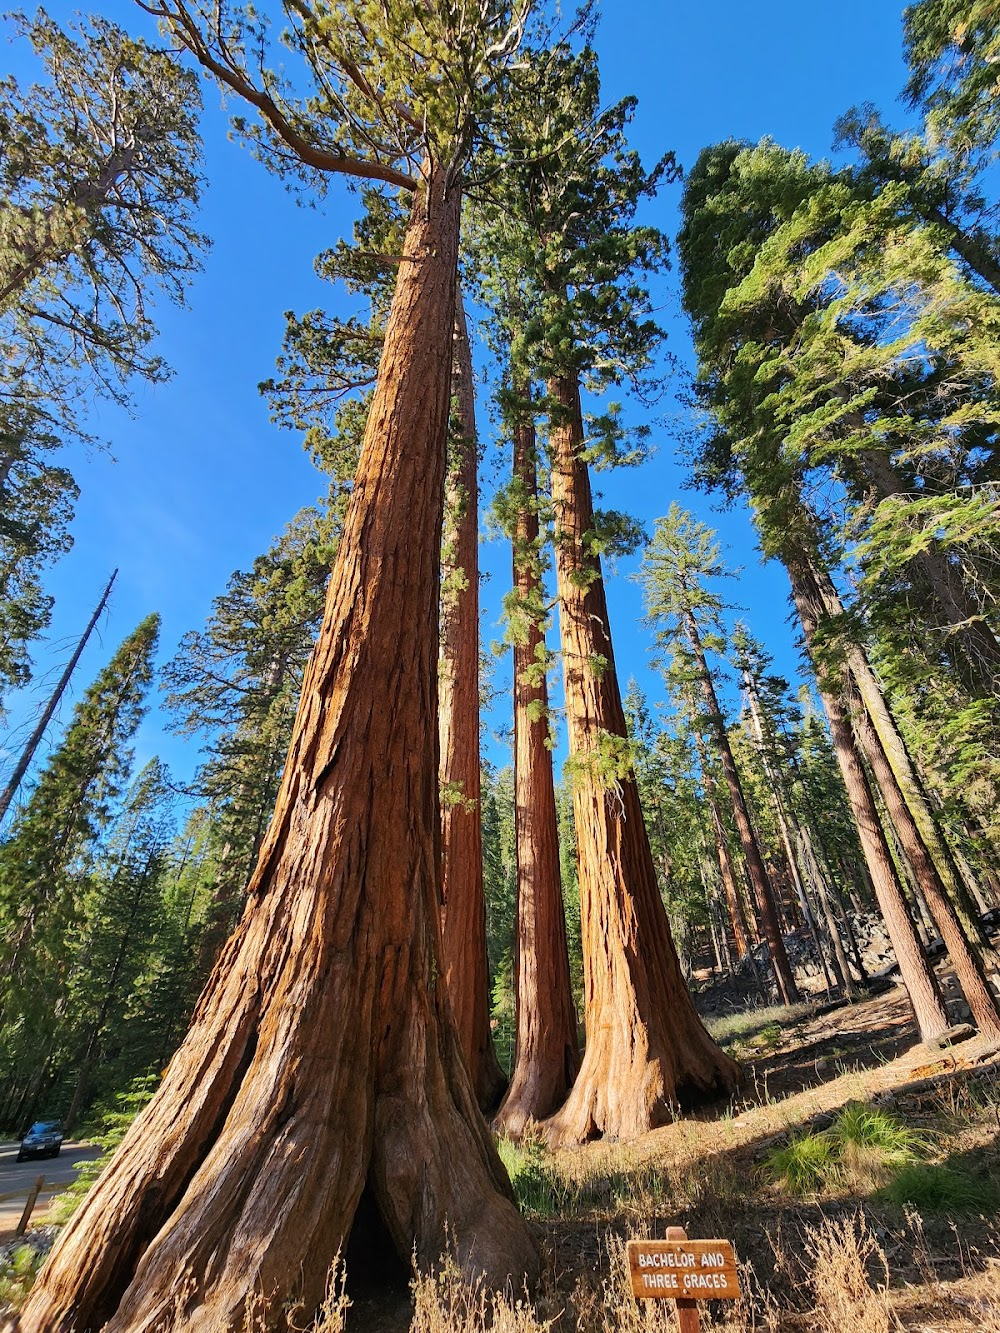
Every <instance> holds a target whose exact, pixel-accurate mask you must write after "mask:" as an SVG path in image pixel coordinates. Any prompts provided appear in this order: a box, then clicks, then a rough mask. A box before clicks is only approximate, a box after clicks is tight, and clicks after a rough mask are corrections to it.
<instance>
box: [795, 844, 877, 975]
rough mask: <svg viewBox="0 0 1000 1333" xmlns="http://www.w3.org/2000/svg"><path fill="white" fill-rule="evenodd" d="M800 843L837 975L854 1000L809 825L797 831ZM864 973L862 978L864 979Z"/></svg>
mask: <svg viewBox="0 0 1000 1333" xmlns="http://www.w3.org/2000/svg"><path fill="white" fill-rule="evenodd" d="M797 837H798V843H799V847H800V849H801V854H802V861H803V864H804V866H805V867H806V873H807V874H808V875H809V877H810V879H811V880H812V882H813V885H814V888H815V892H816V897H817V898H818V899H819V903H820V906H821V908H822V910H823V919H824V920H825V922H826V929H827V934H828V935H829V937H830V944H831V946H832V948H833V954H834V959H835V960H836V967H837V973H838V976H839V977H840V982H841V985H842V986H843V988H844V994H845V995H846V996H847V997H848V999H853V998H854V996H855V994H856V993H857V992H856V988H855V985H854V978H853V977H852V976H851V967H850V964H849V963H848V961H847V954H846V953H845V952H844V945H843V941H842V940H841V938H840V930H839V928H838V925H837V918H836V915H835V914H834V910H833V903H832V901H831V898H830V891H829V889H828V888H827V883H826V878H825V876H824V874H823V871H822V870H821V868H820V864H819V861H818V860H817V858H816V849H815V848H814V847H813V841H812V833H811V832H810V829H809V826H808V824H801V825H799V828H798V831H797ZM863 975H864V974H863V973H862V977H863Z"/></svg>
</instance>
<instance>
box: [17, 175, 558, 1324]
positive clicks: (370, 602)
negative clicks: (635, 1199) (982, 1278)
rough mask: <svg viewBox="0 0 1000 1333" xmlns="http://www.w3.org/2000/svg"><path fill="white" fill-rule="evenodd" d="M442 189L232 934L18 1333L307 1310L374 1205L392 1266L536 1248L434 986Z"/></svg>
mask: <svg viewBox="0 0 1000 1333" xmlns="http://www.w3.org/2000/svg"><path fill="white" fill-rule="evenodd" d="M459 214H460V195H459V191H458V189H457V187H454V186H453V187H452V188H451V189H450V190H449V189H447V188H446V185H445V181H444V179H443V173H442V172H440V171H439V170H438V169H436V168H430V169H428V175H427V176H426V178H425V180H424V182H423V184H422V186H421V188H420V189H419V190H418V192H417V196H416V199H415V201H414V207H413V212H412V214H411V221H410V225H409V228H408V231H407V236H406V241H405V245H404V256H403V258H404V261H405V262H403V263H402V264H401V265H400V270H399V280H398V283H397V287H396V292H395V296H394V299H393V305H392V310H391V313H390V317H389V323H388V328H387V331H386V338H385V347H384V351H383V356H382V365H381V368H380V373H379V379H378V385H377V388H376V390H375V394H374V397H373V401H372V405H371V410H370V415H369V420H368V424H367V428H366V431H365V437H364V442H363V446H362V451H361V461H360V464H359V468H358V475H357V480H356V484H355V488H354V492H353V494H352V497H351V502H350V506H349V509H348V513H347V517H346V521H345V526H344V535H343V538H342V540H341V543H340V546H339V549H338V552H337V560H336V564H335V566H334V572H333V577H332V579H331V583H330V588H329V592H328V596H327V604H326V612H325V617H324V622H323V627H322V629H321V631H320V636H319V640H318V643H317V646H316V650H315V652H314V655H313V658H312V660H311V662H310V665H309V668H308V671H307V673H306V679H305V681H304V683H303V692H302V699H301V702H300V705H299V710H298V716H297V718H296V724H295V730H294V734H293V737H292V742H291V747H290V750H289V755H288V761H287V763H286V766H285V771H284V776H283V779H282V784H281V789H280V792H279V795H278V801H277V808H276V810H275V814H274V818H273V820H272V823H271V826H270V828H269V830H268V834H267V837H266V838H265V841H264V845H263V847H262V849H261V855H260V859H259V861H258V864H257V868H256V871H255V872H254V875H253V878H252V880H251V883H250V888H249V894H248V902H247V906H246V909H245V911H244V913H243V916H242V919H241V921H240V924H239V926H238V928H237V930H236V931H235V933H234V935H233V937H232V938H231V940H230V941H229V943H228V945H227V946H226V948H225V950H224V952H223V954H222V957H221V958H220V960H219V963H218V965H217V966H216V969H215V971H214V973H213V975H212V977H211V979H210V981H209V983H208V986H207V987H206V990H205V992H204V994H203V995H202V998H201V1000H200V1002H199V1004H198V1008H197V1011H196V1013H195V1016H194V1019H193V1022H192V1026H191V1028H190V1030H189V1032H188V1035H187V1037H186V1038H185V1040H184V1042H183V1044H182V1045H181V1048H180V1050H179V1051H178V1053H177V1054H176V1055H175V1057H174V1059H173V1060H172V1061H171V1064H170V1066H169V1068H168V1070H167V1072H166V1074H165V1076H164V1079H163V1082H162V1084H161V1087H160V1090H159V1091H158V1093H157V1095H156V1097H155V1098H154V1099H153V1101H152V1102H151V1103H150V1105H149V1106H148V1107H147V1108H146V1110H145V1111H143V1113H142V1114H141V1115H140V1116H139V1117H138V1119H137V1120H136V1122H135V1123H134V1124H133V1126H132V1128H131V1130H130V1131H129V1133H128V1135H127V1136H126V1138H125V1140H124V1142H123V1143H122V1145H121V1147H120V1148H119V1150H118V1152H117V1154H116V1156H115V1158H114V1160H113V1161H112V1162H111V1164H110V1165H109V1166H108V1168H107V1169H106V1171H105V1172H104V1174H103V1176H102V1177H101V1179H100V1181H99V1182H98V1183H97V1185H96V1186H95V1187H94V1189H93V1190H92V1191H91V1193H90V1194H89V1195H88V1197H87V1199H86V1200H85V1202H84V1204H83V1206H82V1208H81V1209H80V1211H79V1212H78V1213H77V1214H76V1215H75V1217H74V1218H73V1220H72V1222H71V1223H70V1224H69V1226H68V1227H67V1229H66V1231H65V1232H64V1233H63V1235H62V1237H61V1238H60V1241H59V1243H58V1244H57V1246H56V1249H55V1251H54V1252H53V1255H52V1257H51V1258H50V1260H49V1262H48V1264H47V1266H46V1269H45V1273H44V1276H43V1277H42V1279H41V1281H40V1282H39V1284H38V1285H37V1286H36V1287H35V1289H34V1290H33V1292H32V1293H31V1296H30V1297H29V1300H28V1302H27V1304H26V1306H25V1308H24V1311H23V1313H22V1316H21V1326H22V1328H23V1329H24V1330H26V1331H28V1333H69V1330H70V1329H74V1328H75V1329H79V1330H82V1329H87V1328H99V1327H102V1326H105V1327H106V1333H139V1331H140V1330H143V1331H146V1330H152V1329H153V1328H155V1327H157V1326H161V1327H164V1326H168V1325H169V1326H170V1327H183V1328H184V1329H185V1333H221V1331H222V1330H228V1329H231V1328H236V1329H240V1328H242V1327H243V1320H244V1316H245V1313H246V1306H247V1300H248V1297H250V1296H251V1295H254V1296H255V1297H256V1298H259V1299H262V1300H263V1301H264V1302H265V1303H266V1304H267V1307H268V1311H269V1314H268V1323H269V1326H270V1327H276V1328H282V1327H285V1326H287V1324H288V1323H290V1322H291V1321H292V1317H291V1315H289V1314H288V1313H287V1308H288V1307H289V1306H296V1304H297V1308H298V1312H299V1313H298V1315H297V1322H299V1323H301V1322H302V1316H303V1315H305V1317H306V1319H308V1318H310V1317H311V1315H312V1311H313V1310H314V1308H315V1306H316V1304H317V1303H318V1300H319V1298H320V1297H321V1295H322V1292H323V1287H324V1283H325V1280H326V1275H327V1270H328V1268H329V1266H330V1263H331V1261H332V1260H333V1258H334V1257H335V1256H336V1255H337V1254H338V1252H339V1251H340V1250H341V1249H342V1247H343V1246H344V1245H345V1244H346V1241H347V1238H348V1234H349V1232H350V1230H351V1225H352V1222H353V1219H354V1216H355V1212H356V1210H357V1208H358V1204H359V1202H360V1200H361V1196H362V1192H363V1191H365V1190H366V1189H367V1192H368V1195H369V1197H370V1199H371V1200H372V1202H373V1204H374V1205H375V1206H376V1207H377V1209H378V1212H379V1214H380V1216H381V1220H382V1222H383V1223H384V1226H385V1230H386V1231H387V1233H388V1235H389V1237H390V1238H391V1243H392V1244H393V1245H394V1246H395V1248H396V1250H397V1251H398V1253H399V1254H400V1255H401V1256H402V1257H403V1259H404V1261H406V1260H408V1259H409V1256H410V1254H411V1253H414V1252H415V1254H416V1256H417V1259H418V1261H420V1262H422V1263H427V1262H429V1261H432V1260H434V1259H436V1258H437V1257H438V1256H439V1255H440V1253H441V1252H442V1250H443V1249H444V1248H445V1246H446V1243H447V1237H446V1223H447V1228H448V1233H449V1234H450V1236H451V1238H452V1239H453V1241H454V1242H455V1243H456V1244H457V1247H458V1253H459V1256H460V1259H461V1262H462V1264H463V1267H464V1268H466V1269H467V1270H480V1271H484V1272H485V1273H487V1274H488V1275H489V1277H490V1278H491V1279H494V1280H495V1279H500V1280H502V1279H503V1278H504V1277H505V1276H506V1275H507V1274H512V1275H513V1276H514V1280H515V1282H516V1283H518V1284H520V1283H521V1282H522V1281H523V1280H524V1277H525V1274H531V1273H533V1272H534V1271H536V1269H537V1257H536V1252H535V1247H534V1244H533V1242H532V1240H531V1239H530V1237H529V1235H528V1233H527V1230H526V1229H525V1226H524V1224H523V1222H522V1221H521V1219H520V1218H519V1216H518V1214H517V1212H516V1209H515V1208H514V1205H513V1203H512V1202H511V1201H510V1197H509V1193H508V1191H509V1186H508V1182H507V1180H506V1176H505V1173H504V1171H503V1168H502V1166H501V1164H500V1162H499V1159H498V1158H497V1155H496V1153H495V1150H494V1148H493V1145H492V1142H491V1139H490V1136H489V1132H488V1130H487V1128H486V1125H485V1123H484V1121H483V1120H482V1117H481V1116H480V1114H479V1110H478V1108H477V1105H476V1099H475V1092H474V1089H473V1087H472V1083H471V1079H470V1077H469V1071H468V1067H467V1065H466V1062H465V1059H464V1057H463V1055H462V1052H461V1047H460V1044H459V1040H458V1035H457V1032H456V1030H455V1026H454V1020H453V1018H452V1014H451V1006H450V1003H449V1001H448V999H447V994H446V990H445V987H444V986H443V985H438V984H437V975H438V952H439V938H438V937H439V926H438V904H439V897H440V810H439V803H438V753H437V750H438V739H437V656H438V592H439V588H438V584H439V577H438V576H439V567H440V541H441V513H442V496H443V482H444V465H445V437H446V425H447V415H448V394H449V381H450V371H451V355H450V353H451V338H452V329H453V325H454V312H455V270H456V261H457V248H458V226H459Z"/></svg>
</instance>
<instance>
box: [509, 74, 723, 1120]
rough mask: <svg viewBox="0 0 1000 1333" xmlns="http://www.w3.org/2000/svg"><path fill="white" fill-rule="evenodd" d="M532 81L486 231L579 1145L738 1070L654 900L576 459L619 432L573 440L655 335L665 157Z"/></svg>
mask: <svg viewBox="0 0 1000 1333" xmlns="http://www.w3.org/2000/svg"><path fill="white" fill-rule="evenodd" d="M532 76H533V78H534V80H535V82H534V84H533V85H532V87H531V91H530V93H529V94H528V95H526V96H524V97H523V99H522V101H521V102H520V103H516V104H515V103H513V102H512V103H509V104H508V107H507V108H506V115H505V119H504V130H505V135H506V142H505V147H506V149H507V151H508V154H509V160H508V163H507V167H506V169H505V170H504V172H503V176H502V186H501V187H499V188H498V199H497V202H496V207H495V213H494V216H493V219H492V224H491V225H489V234H490V239H491V243H492V248H493V250H494V253H495V255H496V256H497V261H496V262H497V268H498V270H500V272H501V274H503V272H504V271H506V273H507V275H508V277H509V280H510V281H516V282H517V283H518V284H519V285H520V288H521V294H522V302H521V307H522V308H527V310H528V311H530V318H529V319H528V321H527V322H526V324H525V326H524V327H523V328H520V329H516V330H513V331H512V332H513V335H514V336H515V337H517V338H518V339H520V340H522V341H523V344H524V346H525V349H526V350H525V353H524V357H525V364H526V365H528V366H529V367H530V370H531V372H532V374H533V375H534V376H535V377H536V378H537V379H540V380H542V381H543V382H544V383H545V386H546V397H545V401H544V410H545V412H546V414H547V416H548V418H549V453H550V459H551V465H552V504H553V511H554V542H555V552H556V576H557V585H558V594H559V611H560V628H561V633H562V653H563V664H564V673H565V682H566V716H567V730H568V735H569V749H570V765H571V769H572V772H573V807H574V822H575V828H576V839H577V864H578V870H579V881H580V915H581V923H582V930H583V957H584V978H585V994H586V1013H585V1022H586V1027H587V1034H588V1036H587V1046H586V1051H585V1053H584V1058H583V1062H582V1064H581V1067H580V1073H579V1074H578V1076H577V1079H576V1082H575V1084H574V1086H573V1090H572V1092H571V1093H570V1096H569V1099H568V1100H567V1102H566V1104H565V1106H564V1107H563V1108H562V1110H561V1111H559V1112H558V1113H557V1115H556V1116H555V1117H553V1118H552V1119H551V1120H550V1121H549V1122H548V1133H549V1134H550V1136H551V1137H552V1138H553V1139H554V1140H565V1141H570V1142H572V1141H576V1142H579V1141H584V1140H586V1139H588V1138H593V1137H595V1136H597V1135H601V1134H606V1135H609V1136H613V1137H619V1138H621V1137H632V1136H634V1135H636V1134H639V1133H642V1132H643V1131H645V1130H647V1129H649V1128H650V1127H651V1126H653V1125H656V1124H661V1123H663V1121H664V1120H666V1119H667V1118H669V1117H670V1116H671V1115H672V1114H673V1109H674V1107H675V1106H676V1104H677V1103H681V1104H685V1103H686V1104H690V1103H692V1102H696V1101H699V1100H705V1099H709V1098H712V1097H715V1096H718V1095H720V1094H724V1093H726V1092H728V1091H730V1090H731V1089H732V1087H733V1086H734V1085H735V1083H736V1081H737V1078H738V1071H737V1069H736V1066H735V1065H734V1064H733V1062H732V1061H731V1060H729V1059H728V1057H726V1056H724V1055H723V1054H722V1052H721V1051H720V1050H719V1049H718V1048H717V1047H716V1046H715V1044H714V1043H713V1042H712V1040H711V1038H710V1037H709V1036H708V1033H707V1032H706V1031H705V1029H704V1027H703V1026H702V1024H701V1022H700V1020H699V1019H698V1017H697V1014H696V1013H695V1010H694V1005H693V1003H692V1001H691V999H690V996H689V995H688V992H687V989H686V987H685V984H684V978H683V974H682V972H681V968H680V965H679V962H678V958H677V953H676V950H675V948H674V944H673V940H672V938H671V934H670V928H669V925H668V922H667V917H666V913H665V911H664V907H663V902H662V900H661V898H660V893H659V887H658V883H657V877H656V870H655V866H654V864H653V859H652V855H651V852H650V847H649V839H648V837H647V835H646V830H645V825H644V823H643V818H642V811H641V808H640V804H639V795H638V789H637V786H636V782H635V775H634V773H633V772H632V770H631V766H630V763H629V742H628V735H627V727H626V722H625V713H624V709H623V707H622V699H621V691H620V688H619V684H618V679H617V675H616V672H615V666H614V653H613V649H612V646H611V636H610V624H609V619H608V610H607V601H606V597H605V592H604V583H603V576H602V572H601V553H602V551H606V550H608V549H614V547H615V543H616V540H617V539H618V538H619V536H620V533H621V525H620V524H618V523H617V522H614V521H612V522H609V521H608V516H602V515H600V514H598V513H596V512H595V509H594V505H593V501H592V494H591V485H590V465H591V463H592V461H594V460H595V458H600V457H601V455H602V452H603V454H604V457H605V460H606V461H607V460H608V459H609V458H611V457H616V456H617V455H618V452H619V445H620V434H619V433H618V432H617V431H616V429H615V421H614V416H613V414H609V415H608V418H607V420H606V423H605V425H606V427H607V429H606V430H605V431H604V432H603V440H602V443H603V444H604V446H605V449H604V450H603V451H602V448H601V445H600V444H597V445H594V444H588V442H587V440H586V437H585V431H584V419H583V412H582V406H581V381H582V380H583V379H584V378H585V377H588V378H589V379H590V381H591V383H592V385H594V386H595V387H597V386H598V385H600V386H602V387H604V388H607V387H610V386H611V385H613V384H616V383H619V382H621V380H622V379H624V378H627V377H629V376H632V377H635V378H637V379H639V378H641V376H642V373H643V371H644V370H645V369H646V368H648V366H649V365H650V362H651V358H652V349H653V348H654V347H655V345H656V342H657V339H658V336H659V334H658V330H657V328H656V326H655V324H654V322H653V321H652V319H651V318H650V315H649V298H648V295H647V293H646V292H645V290H644V288H643V284H642V279H643V277H644V276H645V275H647V274H648V273H649V272H650V271H652V270H655V269H656V268H657V267H658V266H659V265H660V263H661V261H662V258H663V238H662V237H661V235H660V234H659V233H658V232H657V231H655V229H652V228H645V227H639V226H637V225H636V224H635V213H636V209H637V208H638V206H639V204H640V202H641V200H642V199H643V198H645V197H648V196H649V195H651V194H652V193H653V192H655V190H656V188H657V187H658V185H659V183H660V181H661V180H662V178H663V177H664V175H665V174H666V173H667V172H668V168H669V162H667V161H666V160H665V161H664V162H662V163H660V164H658V165H657V166H656V167H655V168H654V169H653V170H652V171H651V172H650V171H647V170H645V168H644V167H643V166H642V164H641V162H640V161H639V159H638V157H637V156H636V155H635V154H634V153H632V152H630V151H629V150H628V148H627V146H626V142H625V126H626V124H627V122H628V119H629V116H630V113H631V103H629V102H625V103H622V104H620V105H618V106H616V107H613V108H612V109H610V110H609V111H606V112H603V113H602V112H601V111H600V90H599V80H598V74H597V66H596V60H595V58H594V55H593V52H592V51H590V50H585V51H584V52H583V53H582V54H581V55H579V56H574V55H573V54H572V53H571V52H569V51H568V50H565V49H561V50H559V51H557V52H555V53H554V54H553V55H552V57H550V58H549V59H547V60H546V61H544V62H538V64H537V65H536V66H535V68H534V70H533V71H532ZM497 287H498V290H500V291H501V292H502V289H503V284H502V282H500V283H498V284H497ZM497 305H498V306H499V307H500V309H501V310H502V309H504V305H505V303H504V298H503V296H502V295H501V296H500V297H499V299H498V301H497ZM619 544H620V542H619Z"/></svg>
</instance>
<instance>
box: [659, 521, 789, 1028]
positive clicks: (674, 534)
mask: <svg viewBox="0 0 1000 1333" xmlns="http://www.w3.org/2000/svg"><path fill="white" fill-rule="evenodd" d="M724 572H725V571H724V568H723V565H722V562H721V557H720V551H719V545H718V542H717V541H716V538H715V533H714V532H712V531H711V529H709V528H707V527H705V525H704V524H701V523H698V522H697V520H696V519H694V518H693V516H692V515H690V514H687V513H685V512H684V510H682V509H681V508H680V506H679V505H677V504H672V505H671V506H670V511H669V513H668V514H667V516H666V517H665V518H661V519H658V520H657V523H656V527H655V530H654V533H653V539H652V541H651V542H650V544H649V546H648V547H647V548H646V551H645V553H644V556H643V567H642V580H643V586H644V588H645V593H646V608H647V612H648V615H649V619H650V622H651V623H652V624H653V625H654V626H655V628H656V637H657V642H658V643H659V644H660V646H661V647H662V648H664V649H666V650H667V653H668V654H669V656H670V657H671V658H672V659H673V661H674V663H675V666H677V667H678V668H680V669H681V670H683V671H684V672H685V674H686V675H687V676H688V678H689V679H690V681H691V683H692V684H693V686H694V688H695V689H696V690H697V691H699V692H700V693H701V695H702V702H703V708H704V718H705V722H706V725H707V729H708V734H709V737H710V740H711V744H712V745H713V747H714V748H715V751H716V754H717V755H718V758H719V760H720V762H721V765H722V771H723V774H724V777H725V783H726V787H727V789H728V792H729V800H730V804H731V806H732V813H733V817H734V819H735V822H736V826H737V828H738V830H739V837H740V844H741V846H742V849H743V856H744V858H745V860H746V864H747V870H748V872H749V875H750V882H751V884H752V886H753V892H754V897H755V899H756V902H757V908H758V910H759V912H760V917H761V922H762V924H763V928H764V934H765V937H766V939H767V945H768V950H769V952H770V957H771V966H772V968H773V970H774V976H775V980H776V982H777V985H778V993H779V995H780V996H781V998H782V1000H783V1001H784V1003H785V1004H795V1003H797V1002H798V999H799V994H798V987H797V986H796V983H795V977H794V975H793V973H792V969H791V965H790V963H789V961H788V954H787V952H786V950H785V943H784V939H783V937H782V931H781V925H780V922H779V920H778V914H777V911H776V907H775V892H774V887H773V885H772V883H771V880H770V877H769V875H768V873H767V868H766V866H765V865H764V859H763V857H762V856H761V851H760V845H759V843H758V839H757V835H756V832H755V830H754V827H753V824H752V822H751V819H750V813H749V810H748V808H747V803H746V798H745V796H744V794H743V787H742V784H741V782H740V777H739V773H738V771H737V768H736V763H735V760H734V758H733V751H732V746H731V744H730V741H729V735H728V732H727V729H726V721H725V717H724V715H723V712H722V709H721V707H720V705H719V699H718V695H717V693H716V689H715V684H714V682H713V680H712V675H711V672H710V671H709V667H708V661H707V659H706V656H705V637H706V635H707V636H709V638H710V641H711V646H712V647H713V648H714V649H715V650H716V651H719V650H722V649H723V647H724V640H722V639H721V638H720V632H721V629H722V625H721V619H720V617H721V612H722V609H723V603H722V600H721V598H720V597H719V596H718V594H716V593H714V592H712V591H711V590H710V588H709V587H708V582H709V580H714V579H718V578H719V577H720V575H722V574H723V573H724Z"/></svg>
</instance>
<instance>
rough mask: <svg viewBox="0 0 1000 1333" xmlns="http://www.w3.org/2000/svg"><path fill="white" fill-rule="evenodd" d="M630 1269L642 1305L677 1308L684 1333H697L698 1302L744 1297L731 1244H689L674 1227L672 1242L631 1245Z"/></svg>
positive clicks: (670, 1230) (670, 1233)
mask: <svg viewBox="0 0 1000 1333" xmlns="http://www.w3.org/2000/svg"><path fill="white" fill-rule="evenodd" d="M628 1266H629V1271H630V1273H631V1276H632V1295H633V1296H635V1297H636V1299H637V1300H641V1301H649V1300H673V1301H676V1302H677V1320H678V1324H679V1327H680V1329H681V1330H682V1333H688V1330H691V1333H697V1330H698V1329H699V1328H700V1324H699V1322H698V1311H697V1306H696V1304H695V1303H696V1302H697V1301H731V1300H735V1299H736V1298H737V1297H738V1296H739V1294H740V1283H739V1277H738V1275H737V1272H736V1255H735V1254H734V1253H733V1247H732V1245H731V1243H730V1242H729V1241H728V1240H688V1238H687V1236H686V1235H685V1233H684V1230H683V1228H682V1227H670V1228H668V1230H667V1239H666V1240H630V1241H629V1243H628Z"/></svg>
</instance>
